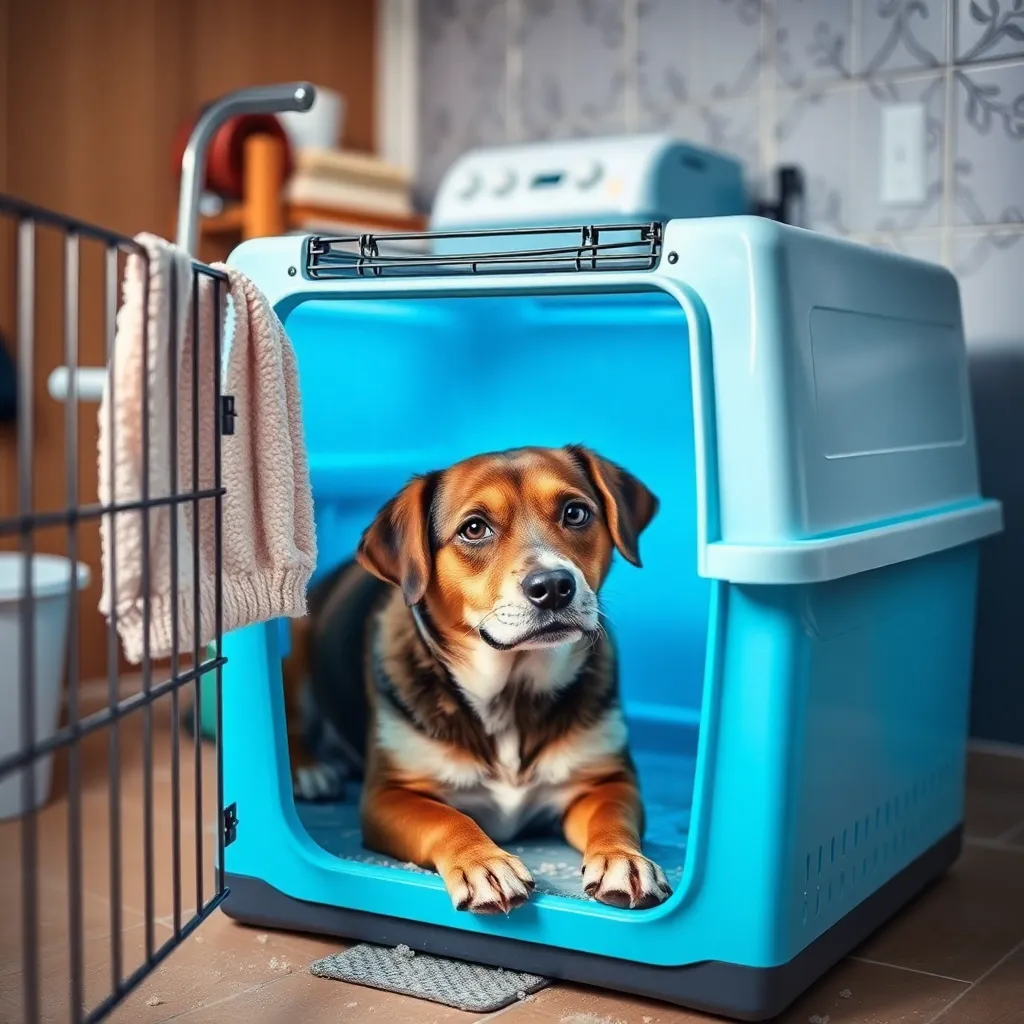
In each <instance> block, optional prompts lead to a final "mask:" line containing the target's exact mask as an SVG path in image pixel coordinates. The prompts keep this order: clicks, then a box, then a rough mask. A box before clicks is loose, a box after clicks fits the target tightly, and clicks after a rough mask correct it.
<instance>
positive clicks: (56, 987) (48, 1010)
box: [0, 925, 170, 1024]
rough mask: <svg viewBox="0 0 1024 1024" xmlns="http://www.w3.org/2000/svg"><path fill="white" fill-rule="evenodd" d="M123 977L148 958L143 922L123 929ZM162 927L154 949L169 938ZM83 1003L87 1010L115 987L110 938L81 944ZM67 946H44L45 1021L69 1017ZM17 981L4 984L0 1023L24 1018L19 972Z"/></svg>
mask: <svg viewBox="0 0 1024 1024" xmlns="http://www.w3.org/2000/svg"><path fill="white" fill-rule="evenodd" d="M121 934H122V939H121V957H122V960H121V963H122V970H121V973H120V977H121V978H122V979H123V978H125V977H126V976H127V975H128V974H130V973H131V972H132V971H134V970H135V969H136V968H137V967H138V966H139V965H140V964H142V963H144V962H145V959H146V933H145V928H144V927H143V926H142V925H135V926H133V927H130V928H127V929H125V930H123V931H122V933H121ZM169 935H170V933H169V932H168V931H167V930H166V929H163V928H154V948H157V947H158V946H159V944H160V943H163V942H165V941H166V940H167V939H168V938H169ZM82 958H83V959H82V978H83V991H82V996H83V998H82V1004H83V1007H84V1009H85V1010H86V1011H92V1010H93V1009H95V1008H96V1007H97V1006H99V1004H100V1003H102V1002H103V1001H104V1000H105V999H107V998H108V996H109V995H110V994H111V992H112V991H113V990H114V978H113V966H112V965H113V954H112V951H111V946H110V942H109V938H107V937H104V938H103V939H95V938H94V939H92V940H91V941H89V942H86V943H85V944H84V945H83V947H82ZM68 963H69V961H68V949H67V946H66V945H64V944H62V945H59V946H51V947H49V948H47V949H44V950H43V951H42V952H41V954H40V957H39V998H40V1013H41V1020H42V1021H43V1022H44V1024H49V1022H51V1021H52V1022H54V1024H57V1022H60V1024H64V1022H65V1021H67V1020H69V1018H70V1015H69V1008H70V989H69V983H68V978H69V974H68ZM15 978H16V984H12V985H11V988H10V989H8V987H7V983H6V982H5V984H4V1000H3V1003H2V1004H0V1006H2V1009H0V1022H3V1024H7V1022H8V1021H9V1022H10V1024H15V1022H18V1021H23V1020H24V1019H25V1015H24V1013H23V1002H22V1000H23V988H22V984H21V979H22V976H21V974H18V975H16V976H14V977H12V979H11V980H12V982H13V981H14V980H15Z"/></svg>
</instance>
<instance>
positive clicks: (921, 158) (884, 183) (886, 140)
mask: <svg viewBox="0 0 1024 1024" xmlns="http://www.w3.org/2000/svg"><path fill="white" fill-rule="evenodd" d="M926 131H927V125H926V120H925V108H924V104H923V103H893V104H891V105H888V106H885V107H883V108H882V167H881V193H882V202H883V203H884V204H886V205H887V206H918V205H920V204H921V203H923V202H924V199H925V146H926V142H927V135H926Z"/></svg>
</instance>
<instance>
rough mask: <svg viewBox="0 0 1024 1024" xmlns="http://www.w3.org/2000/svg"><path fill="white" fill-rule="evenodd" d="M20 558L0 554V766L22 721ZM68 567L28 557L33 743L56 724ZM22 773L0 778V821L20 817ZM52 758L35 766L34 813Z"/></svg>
mask: <svg viewBox="0 0 1024 1024" xmlns="http://www.w3.org/2000/svg"><path fill="white" fill-rule="evenodd" d="M24 568H25V559H24V557H23V556H22V555H21V554H10V553H6V552H0V707H2V708H3V712H2V713H0V761H2V760H5V759H6V758H8V757H11V756H13V755H16V754H17V752H18V751H20V750H22V749H23V744H22V732H21V717H22V706H23V698H24V694H23V693H22V678H21V667H22V664H23V661H22V639H21V629H22V627H21V620H22V612H23V609H24V608H25V607H26V602H25V597H26V596H27V594H28V588H26V586H25V579H24ZM75 576H76V580H75V582H76V584H77V587H78V589H79V590H81V589H82V588H83V587H86V586H88V584H89V567H88V566H87V565H83V564H82V563H81V562H79V563H78V565H77V572H76V574H75ZM71 586H72V563H71V562H70V560H69V559H67V558H61V557H60V556H59V555H35V556H34V557H33V558H32V594H33V595H34V597H35V602H34V608H35V615H34V621H33V624H32V645H33V650H34V659H33V662H34V667H33V671H32V676H33V678H32V679H29V680H27V681H28V682H29V683H30V684H31V685H32V687H33V692H34V695H35V739H36V742H38V741H40V740H43V739H47V738H49V737H51V736H52V735H53V734H54V733H55V732H56V731H57V728H58V726H59V725H60V708H61V692H62V689H63V681H64V664H65V658H66V655H67V642H68V609H69V608H70V604H71ZM26 771H27V769H20V770H19V769H15V770H12V771H10V772H7V773H6V774H5V775H4V776H3V777H2V778H0V819H4V818H12V817H15V816H17V815H20V814H22V813H24V811H25V810H27V809H28V805H27V804H26V803H25V801H24V799H23V793H22V784H23V782H22V780H23V776H24V775H25V772H26ZM52 775H53V755H52V754H46V755H45V756H43V757H39V758H37V759H36V762H35V792H34V797H35V800H34V801H33V809H34V808H37V807H40V806H42V805H43V804H44V803H45V802H46V800H47V799H48V798H49V795H50V782H51V778H52Z"/></svg>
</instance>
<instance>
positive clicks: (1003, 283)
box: [420, 0, 1024, 742]
mask: <svg viewBox="0 0 1024 1024" xmlns="http://www.w3.org/2000/svg"><path fill="white" fill-rule="evenodd" d="M421 34H422V35H421V54H422V62H423V63H422V69H421V77H422V83H421V86H422V87H421V92H420V95H421V118H420V152H421V156H422V166H421V175H420V178H421V181H420V184H421V189H422V191H423V193H424V194H425V195H427V196H429V195H430V193H431V192H432V190H433V188H435V187H436V183H437V182H438V180H439V179H440V176H441V174H442V173H443V171H444V169H445V168H446V167H447V166H448V165H449V164H450V163H451V161H452V160H453V159H454V158H455V157H456V156H457V155H458V154H459V153H460V152H462V151H463V150H464V149H466V148H469V147H471V146H476V145H480V144H486V143H493V142H501V141H505V140H519V139H541V138H555V137H560V136H561V137H564V136H575V135H593V134H606V133H614V132H621V131H643V130H653V129H665V130H671V131H673V132H676V133H678V134H680V135H683V136H686V137H689V138H691V139H692V140H694V141H696V142H698V143H702V144H705V145H708V146H712V147H714V148H716V149H721V150H725V151H727V152H729V153H733V154H735V155H737V156H738V157H740V158H741V159H742V160H743V161H744V163H745V165H746V166H747V168H748V171H749V177H750V179H751V182H752V184H753V185H754V186H755V187H758V188H763V187H764V183H765V182H766V181H769V180H770V172H771V171H772V169H773V168H775V167H776V166H777V165H778V164H779V163H780V162H795V163H799V164H800V165H801V166H802V167H803V168H804V170H805V173H806V176H807V179H808V185H809V203H808V207H809V209H808V213H809V218H810V222H811V226H812V227H815V228H817V229H819V230H821V231H827V232H830V233H833V234H839V235H845V236H850V237H854V238H858V239H861V240H863V241H867V242H870V243H872V244H877V245H884V246H888V247H892V248H895V249H898V250H901V251H903V252H906V253H909V254H911V255H914V256H918V257H922V258H924V259H930V260H936V261H942V262H944V263H946V264H947V265H948V266H950V267H952V268H953V269H954V270H955V272H956V273H957V275H958V276H959V279H960V282H961V293H962V297H963V303H964V315H965V320H966V326H967V333H968V336H969V342H970V346H971V351H972V358H973V369H974V384H975V405H976V410H975V412H976V417H977V421H978V430H979V435H980V443H981V448H982V466H983V473H984V477H985V481H984V483H985V487H986V490H987V491H989V492H990V493H995V494H996V495H997V496H998V497H1000V498H1002V499H1004V501H1005V502H1006V503H1007V516H1008V519H1009V520H1010V521H1011V525H1012V527H1013V532H1012V533H1011V534H1009V535H1008V536H1007V537H1006V538H1004V539H1003V540H1002V541H1000V542H999V543H997V544H994V545H991V546H990V548H989V551H988V552H987V562H988V564H987V565H986V572H985V582H984V585H983V595H982V618H981V622H980V624H979V640H978V643H979V655H978V657H979V666H978V680H977V683H976V696H975V721H976V727H977V728H978V731H979V732H980V733H982V734H983V735H988V736H993V737H999V738H1004V739H1016V740H1017V741H1018V742H1024V685H1022V684H1021V680H1024V639H1021V638H1020V634H1021V633H1022V632H1024V596H1022V595H1024V0H421ZM914 99H920V100H922V101H923V102H924V103H925V104H926V107H927V113H928V155H927V172H928V177H927V181H928V189H927V200H926V202H925V203H924V204H923V205H922V206H920V207H918V208H913V209H906V208H903V209H899V208H897V209H893V208H886V207H885V206H884V205H883V204H882V203H881V202H880V198H879V142H880V124H881V118H882V112H883V110H884V109H885V106H886V105H887V104H889V103H894V102H900V101H907V100H914ZM1018 538H1019V539H1018ZM1012 679H1016V681H1017V682H1016V687H1014V686H1013V685H1012V684H1011V682H1010V680H1012ZM1011 692H1015V694H1016V696H1015V697H1014V698H1013V700H1015V701H1016V703H1015V704H1011V703H1009V701H1010V700H1011V698H1010V697H1009V696H1007V695H1008V694H1010V693H1011Z"/></svg>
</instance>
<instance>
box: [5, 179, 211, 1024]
mask: <svg viewBox="0 0 1024 1024" xmlns="http://www.w3.org/2000/svg"><path fill="white" fill-rule="evenodd" d="M6 225H11V226H13V227H15V228H16V257H15V268H16V270H15V274H16V282H15V284H16V289H15V307H16V329H15V335H16V339H17V344H16V352H17V356H16V359H17V376H18V381H17V385H18V412H17V424H16V428H17V495H18V499H17V512H16V514H15V515H14V516H11V517H8V518H3V519H0V547H2V548H3V549H9V548H10V546H11V544H10V541H11V540H12V539H13V538H17V547H18V550H19V551H20V554H21V560H22V565H21V581H20V584H21V593H20V611H19V622H18V630H19V641H18V644H19V666H20V672H19V680H18V685H19V688H20V709H21V714H20V746H19V749H18V750H17V751H16V752H15V753H14V754H13V755H8V756H5V757H3V758H0V780H3V779H5V778H7V777H9V776H11V775H14V774H16V773H20V776H21V801H22V808H21V809H22V811H23V813H22V815H21V820H20V833H21V871H22V878H21V892H22V913H21V929H22V969H23V970H22V988H23V1020H24V1021H25V1022H26V1024H33V1022H35V1021H38V1020H40V1019H41V1007H42V1003H41V991H40V970H39V967H40V944H39V938H40V936H39V923H40V913H39V911H40V891H39V879H38V867H39V835H38V829H37V820H36V817H37V811H36V810H35V806H36V797H37V793H36V773H35V770H34V769H35V766H36V763H37V762H38V761H39V759H40V758H42V757H45V756H47V755H51V754H53V753H55V752H60V751H64V752H66V754H67V759H68V797H67V801H68V802H67V825H68V828H67V880H68V886H67V896H68V904H67V914H68V954H69V959H68V963H69V972H68V984H69V991H68V996H69V1007H70V1009H69V1017H70V1020H71V1021H72V1022H73V1024H82V1022H92V1021H98V1020H100V1019H102V1018H103V1017H104V1016H105V1015H106V1014H107V1013H109V1011H110V1010H111V1009H112V1008H113V1007H114V1006H116V1005H117V1004H118V1003H119V1002H120V1001H121V1000H122V999H123V998H124V997H125V996H126V995H127V994H128V993H129V992H130V991H131V990H132V989H133V988H135V986H136V985H138V984H139V982H140V981H142V979H143V978H144V977H145V976H146V975H147V974H148V973H149V972H150V971H151V970H152V969H153V968H154V967H155V966H156V965H157V964H158V963H159V962H160V961H161V960H163V959H164V958H165V957H166V956H167V955H168V954H169V953H170V952H171V951H172V950H173V949H175V948H176V947H177V946H178V945H179V944H180V943H181V942H182V941H183V940H184V939H185V938H186V937H187V936H188V935H189V934H191V933H192V932H193V931H194V930H195V928H196V927H197V926H198V925H199V924H200V923H201V922H202V921H203V920H204V919H205V918H207V917H208V916H209V915H210V914H211V913H212V912H213V911H214V910H215V909H216V907H217V906H218V905H219V904H220V903H221V901H222V900H223V898H224V896H225V895H226V892H225V888H224V876H223V871H224V868H223V863H224V845H225V828H224V826H223V822H224V820H225V818H224V813H223V806H224V794H223V779H222V762H221V750H220V736H221V731H222V714H221V701H220V684H221V668H222V666H223V665H224V663H225V659H224V657H223V653H222V645H221V641H222V624H223V607H222V587H221V566H222V535H221V528H222V525H221V511H222V499H223V495H224V493H225V489H224V487H223V485H222V477H221V435H222V425H223V424H222V418H221V415H220V412H221V409H220V402H221V395H220V379H219V374H220V365H221V351H222V342H223V339H222V336H221V331H222V322H223V318H222V315H221V311H222V309H223V308H224V307H223V306H222V302H223V301H224V293H225V288H224V286H225V283H226V281H227V278H226V276H225V275H224V274H222V273H220V272H219V271H215V270H213V269H212V268H210V267H208V266H206V265H205V264H203V263H200V262H198V261H195V260H194V261H193V264H192V267H193V269H192V304H191V310H192V318H193V320H192V329H193V337H194V338H196V339H197V343H196V344H194V345H193V346H192V357H191V363H192V373H191V385H192V424H191V428H192V435H191V436H192V480H191V481H184V483H185V484H186V485H187V484H189V483H191V487H187V486H186V487H180V486H179V484H180V483H181V482H180V481H179V480H178V479H177V477H178V465H177V459H176V458H175V457H172V458H171V460H170V463H171V468H170V491H169V493H168V494H167V495H166V496H163V495H151V494H150V493H149V490H150V437H149V434H150V425H149V366H148V351H147V344H146V338H145V336H144V338H143V345H142V373H141V385H142V388H141V390H142V397H141V408H140V416H141V423H142V494H141V499H140V500H138V501H132V502H121V503H117V502H116V500H115V501H114V502H112V503H109V504H106V505H102V504H99V503H96V502H94V503H81V502H80V495H79V493H78V455H79V453H78V413H79V399H78V391H77V377H76V374H75V373H74V372H73V371H74V370H75V369H77V367H78V365H79V362H78V357H79V352H78V347H79V327H80V324H79V305H80V283H81V268H80V243H81V242H83V241H86V242H89V243H98V244H99V245H101V246H102V247H103V248H104V252H105V260H104V278H105V287H104V296H103V299H104V316H103V322H104V330H105V342H106V357H107V362H108V365H110V362H111V356H112V352H113V346H114V337H115V327H116V314H117V309H118V285H119V263H118V260H119V257H120V256H125V255H131V254H134V255H137V256H140V257H142V258H143V260H145V261H146V264H147V267H148V255H147V253H146V251H145V249H144V248H143V247H142V246H140V245H139V244H138V243H136V242H135V241H133V240H132V239H130V238H127V237H124V236H122V235H119V234H116V233H114V232H111V231H106V230H104V229H102V228H98V227H95V226H93V225H90V224H87V223H84V222H82V221H79V220H76V219H74V218H71V217H65V216H62V215H60V214H55V213H52V212H50V211H48V210H45V209H42V208H40V207H37V206H34V205H32V204H29V203H25V202H22V201H21V200H18V199H14V198H11V197H8V196H5V195H2V194H0V226H6ZM39 227H44V228H46V229H52V230H53V231H56V232H57V233H58V234H59V235H60V237H61V241H62V243H63V276H64V296H63V358H64V362H65V364H66V365H67V366H68V367H69V369H70V370H71V371H72V372H71V374H70V379H69V388H68V396H67V401H66V403H65V416H64V470H65V473H64V475H65V491H66V504H65V507H64V508H63V509H57V510H54V511H45V512H44V511H36V510H35V509H34V507H33V506H34V500H33V488H34V475H35V467H34V466H33V456H34V451H33V440H34V435H33V427H34V409H33V405H34V403H33V391H34V387H33V385H34V376H35V366H34V363H35V351H34V349H35V341H36V338H35V315H36V310H37V307H38V306H41V305H42V303H43V301H45V300H44V299H43V296H44V294H45V292H46V286H47V282H46V279H45V276H43V277H42V279H41V280H40V281H38V282H37V279H36V262H37V258H36V239H37V228H39ZM201 278H207V279H209V280H211V281H212V282H213V306H214V317H213V324H214V326H213V339H212V343H213V359H212V372H213V373H214V374H215V375H216V376H215V381H214V388H213V394H214V402H215V404H214V405H213V406H212V407H211V408H209V409H208V410H200V409H199V344H198V338H199V331H200V318H199V310H198V306H199V303H198V294H199V282H200V279H201ZM144 280H145V295H144V308H148V299H149V289H148V273H147V274H145V275H144ZM37 285H38V287H37ZM175 294H176V289H175V285H174V282H173V281H172V284H171V288H170V296H171V299H170V317H171V337H172V338H174V337H176V335H177V318H178V316H179V315H181V311H179V310H178V309H177V308H176V302H175V299H174V296H175ZM170 355H171V358H170V359H169V361H168V362H169V365H168V367H167V375H168V380H169V386H170V389H171V394H172V396H173V397H172V400H171V402H170V403H169V418H170V423H169V429H170V436H171V437H172V438H176V437H177V436H178V434H179V423H178V409H177V401H176V398H177V395H178V362H177V353H175V352H174V351H173V346H172V351H171V353H170ZM108 387H109V388H110V389H111V390H112V389H113V387H114V376H113V374H112V372H110V371H109V370H108ZM110 397H111V401H110V402H109V410H110V420H109V426H110V432H111V436H113V431H114V423H115V418H114V409H115V405H116V402H115V400H114V399H115V397H116V396H114V395H113V394H111V396H110ZM204 415H209V416H212V417H213V423H214V431H213V442H212V461H213V486H212V487H207V488H205V489H201V488H200V487H199V464H200V443H199V423H200V416H204ZM110 447H111V453H110V456H111V463H110V467H111V479H113V478H114V476H113V474H114V452H115V446H114V445H113V444H112V445H111V446H110ZM203 502H211V503H212V504H213V511H214V515H213V519H214V561H215V565H214V577H215V581H216V582H215V588H214V604H215V607H214V614H215V622H216V631H215V637H214V640H213V643H212V648H213V656H212V657H205V658H204V656H203V655H204V652H203V651H202V650H201V649H200V641H199V637H200V628H199V616H200V593H199V579H200V574H199V568H200V530H199V528H198V523H199V515H200V505H201V503H203ZM183 505H189V506H191V509H192V515H193V519H194V522H195V523H196V529H195V530H194V531H193V541H194V543H193V551H192V568H193V580H194V593H193V602H192V603H193V608H194V616H195V622H194V626H193V631H192V636H193V650H192V664H191V666H190V667H187V668H184V669H183V668H182V666H181V665H180V663H179V661H180V655H179V653H178V647H179V636H180V633H179V630H180V623H179V606H178V598H179V594H178V568H179V565H180V562H179V558H180V557H181V556H182V555H183V554H184V555H185V556H186V557H187V552H186V553H182V552H179V551H178V550H177V548H178V538H177V533H176V531H175V530H173V529H172V530H171V531H170V559H171V602H170V603H171V618H172V623H171V633H172V646H173V651H174V653H172V654H171V655H170V659H169V660H170V673H169V675H168V676H167V678H163V679H159V680H155V679H154V676H155V674H156V671H157V669H156V667H155V666H154V664H153V659H152V657H151V654H150V636H149V632H150V622H151V617H152V602H151V599H150V593H149V592H150V574H151V571H152V567H151V565H150V546H149V516H150V512H151V511H152V510H153V509H154V508H158V507H161V506H163V507H168V508H172V509H176V508H179V507H181V506H183ZM126 512H141V513H142V519H141V532H142V549H143V551H142V566H141V569H142V592H143V594H144V600H143V637H144V641H143V643H144V650H143V656H142V662H141V665H140V669H141V679H142V682H141V689H140V691H139V692H137V693H134V694H132V695H130V696H127V697H122V696H121V689H120V674H119V654H120V642H119V638H118V634H117V630H116V627H115V625H114V624H113V622H112V621H111V622H108V624H107V636H106V657H107V679H106V698H107V699H106V705H105V707H102V708H101V709H100V710H99V711H96V712H94V713H91V714H88V715H84V714H82V710H81V702H80V693H79V689H80V685H81V682H82V680H81V678H80V666H79V651H78V642H79V637H80V622H79V608H78V602H77V600H76V597H77V586H76V584H77V563H78V556H79V550H80V543H79V528H80V526H82V525H83V524H95V526H96V527H97V528H99V527H100V524H101V523H104V522H105V523H107V524H109V536H110V544H111V549H110V560H109V561H110V566H111V579H110V591H111V606H112V607H116V606H117V581H116V579H115V578H113V576H114V572H113V567H114V566H115V565H116V561H117V558H116V537H115V531H114V529H113V522H114V518H115V517H116V515H117V514H119V513H126ZM54 526H63V527H64V529H65V530H66V555H67V558H68V560H69V561H70V563H71V583H70V600H69V608H68V635H67V665H66V679H67V690H66V704H67V723H66V724H65V725H63V726H62V727H60V728H58V729H57V730H56V732H54V733H53V734H52V735H49V736H37V735H36V665H35V620H36V608H35V605H36V602H37V600H38V599H37V597H36V594H35V588H34V586H33V582H32V581H33V560H34V556H35V554H36V551H35V536H36V533H37V531H39V530H41V529H43V528H46V527H54ZM204 677H210V681H211V682H212V684H213V685H214V686H215V687H216V729H217V737H216V770H217V797H216V799H217V808H216V815H217V816H216V822H217V829H216V835H217V843H216V852H217V859H216V867H215V869H214V874H213V877H214V881H215V892H214V894H213V896H212V897H210V898H209V899H207V898H205V895H204V894H205V891H206V889H205V883H206V879H205V878H204V863H203V862H204V859H205V858H206V857H207V856H208V852H209V851H207V850H206V849H204V818H203V793H202V776H203V761H202V747H201V744H202V730H201V728H200V724H201V723H200V714H201V704H202V700H201V697H202V684H203V679H204ZM189 684H194V708H193V722H192V734H193V740H194V749H193V752H192V753H193V759H194V775H195V796H194V799H195V858H196V860H195V874H196V877H195V901H194V902H195V907H196V910H195V912H194V913H193V914H192V916H191V917H189V918H188V919H187V920H183V919H182V917H183V914H182V906H183V884H184V879H183V877H182V863H181V764H182V751H181V750H180V740H179V736H178V732H177V728H178V724H179V721H180V720H181V716H180V715H179V691H180V690H181V689H182V687H185V686H187V685H189ZM165 695H169V697H170V703H171V717H172V736H171V765H170V775H171V801H172V807H171V812H172V813H171V821H172V841H173V851H172V887H173V914H172V915H171V919H172V920H171V928H172V932H173V934H172V935H171V937H170V938H169V939H167V940H166V941H165V942H162V943H159V944H158V943H157V938H156V929H155V925H156V913H155V871H154V854H155V851H154V834H153V826H154V806H153V768H154V742H153V740H154V734H153V711H154V705H155V704H156V702H157V701H158V700H159V698H161V697H163V696H165ZM133 715H138V716H139V717H141V719H142V774H143V858H144V859H143V879H142V881H143V886H144V892H145V896H144V902H145V956H144V959H143V960H142V962H141V963H139V964H137V965H134V966H132V965H126V964H125V959H126V956H125V949H124V941H123V933H124V922H123V919H122V918H123V915H122V903H121V900H122V889H123V879H122V862H121V840H122V835H123V829H122V808H121V776H122V763H121V752H122V740H123V737H122V735H121V727H122V725H123V724H124V723H125V720H126V719H128V718H129V716H133ZM102 728H107V729H108V730H109V735H108V758H109V783H108V794H107V796H108V800H109V827H108V837H109V853H110V863H109V885H110V893H109V895H110V938H109V945H110V949H109V953H110V988H109V992H108V994H107V995H106V996H105V997H104V998H102V999H101V1000H100V1001H99V1002H98V1003H97V1004H96V1005H95V1006H93V1007H92V1008H91V1009H87V1008H86V1007H85V1006H84V997H85V991H84V956H83V948H84V943H85V936H84V924H83V878H82V860H83V829H82V826H83V820H82V762H81V746H82V743H83V740H84V739H85V738H86V737H87V736H88V735H90V734H92V733H94V732H96V731H97V730H100V729H102ZM228 841H230V840H228ZM190 902H191V900H190ZM186 905H188V904H186ZM94 941H95V940H90V944H92V943H93V942H94ZM126 967H128V970H127V973H125V968H126Z"/></svg>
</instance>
